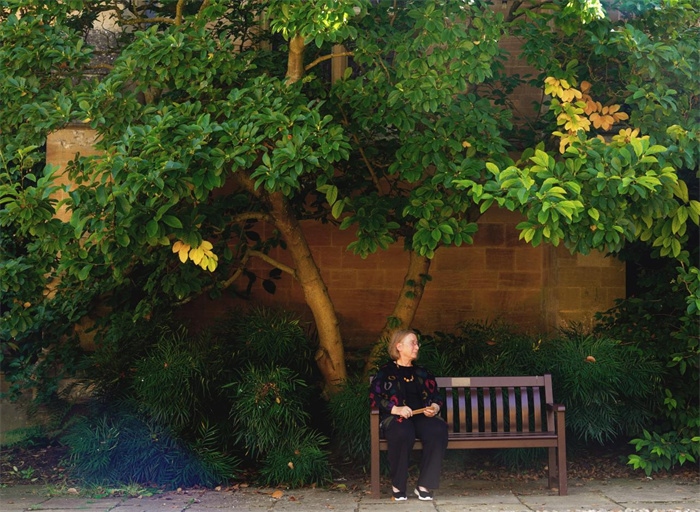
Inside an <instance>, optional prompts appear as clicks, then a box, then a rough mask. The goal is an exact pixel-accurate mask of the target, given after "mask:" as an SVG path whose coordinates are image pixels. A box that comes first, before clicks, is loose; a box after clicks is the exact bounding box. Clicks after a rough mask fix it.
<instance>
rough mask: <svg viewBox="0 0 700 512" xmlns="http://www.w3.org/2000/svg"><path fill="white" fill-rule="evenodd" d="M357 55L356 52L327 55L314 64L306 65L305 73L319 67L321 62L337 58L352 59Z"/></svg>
mask: <svg viewBox="0 0 700 512" xmlns="http://www.w3.org/2000/svg"><path fill="white" fill-rule="evenodd" d="M353 55H355V52H342V53H329V54H327V55H324V56H322V57H319V58H318V59H316V60H314V61H313V62H311V63H309V64H307V65H306V67H305V68H304V71H308V70H310V69H311V68H313V67H315V66H318V65H319V64H320V63H321V62H323V61H326V60H330V59H334V58H336V57H352V56H353Z"/></svg>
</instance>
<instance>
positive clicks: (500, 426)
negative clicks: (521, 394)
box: [495, 387, 506, 432]
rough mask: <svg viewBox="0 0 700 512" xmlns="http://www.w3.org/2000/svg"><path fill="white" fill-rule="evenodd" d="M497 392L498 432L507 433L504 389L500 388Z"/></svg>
mask: <svg viewBox="0 0 700 512" xmlns="http://www.w3.org/2000/svg"><path fill="white" fill-rule="evenodd" d="M495 391H496V431H497V432H505V430H506V429H505V425H504V416H505V410H504V408H503V388H501V387H498V388H496V389H495Z"/></svg>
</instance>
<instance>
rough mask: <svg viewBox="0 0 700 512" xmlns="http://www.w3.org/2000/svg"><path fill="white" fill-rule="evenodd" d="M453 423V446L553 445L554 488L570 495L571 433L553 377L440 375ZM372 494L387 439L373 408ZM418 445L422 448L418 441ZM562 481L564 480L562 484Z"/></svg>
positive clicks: (450, 439) (444, 412)
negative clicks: (568, 452) (568, 451)
mask: <svg viewBox="0 0 700 512" xmlns="http://www.w3.org/2000/svg"><path fill="white" fill-rule="evenodd" d="M436 380H437V383H438V386H439V388H440V390H441V391H442V392H443V396H444V397H445V403H444V405H443V407H442V409H441V411H440V414H441V415H442V417H443V418H444V419H445V421H447V424H448V444H447V448H448V449H472V448H541V447H542V448H548V449H549V477H548V484H549V488H550V489H551V488H556V487H558V488H559V495H560V496H566V494H567V482H566V435H565V434H566V432H565V426H566V425H565V420H564V412H565V408H564V406H563V405H561V404H555V403H554V399H553V393H552V377H551V375H549V374H546V375H543V376H526V377H438V378H437V379H436ZM370 429H371V436H370V437H371V457H370V464H371V476H370V483H371V487H372V494H373V495H374V496H376V497H379V493H380V491H379V487H380V485H379V473H380V471H379V452H380V450H387V441H386V439H384V438H383V437H381V435H380V432H379V430H380V429H379V410H378V409H376V408H375V409H372V411H371V413H370ZM414 448H415V449H420V448H421V443H420V441H419V440H416V444H415V445H414ZM557 484H558V485H557Z"/></svg>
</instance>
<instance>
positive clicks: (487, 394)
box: [482, 388, 493, 432]
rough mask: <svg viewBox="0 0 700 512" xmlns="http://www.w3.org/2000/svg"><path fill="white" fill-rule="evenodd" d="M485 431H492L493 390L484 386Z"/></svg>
mask: <svg viewBox="0 0 700 512" xmlns="http://www.w3.org/2000/svg"><path fill="white" fill-rule="evenodd" d="M482 391H483V393H484V431H485V432H491V431H492V430H493V425H492V423H491V390H490V389H489V388H484V389H483V390H482Z"/></svg>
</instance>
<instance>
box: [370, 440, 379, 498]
mask: <svg viewBox="0 0 700 512" xmlns="http://www.w3.org/2000/svg"><path fill="white" fill-rule="evenodd" d="M371 459H372V460H371V463H370V465H371V468H370V485H371V490H372V497H374V498H379V495H380V494H381V492H380V489H379V487H380V484H379V474H380V471H379V450H377V451H376V452H374V451H373V452H372V456H371Z"/></svg>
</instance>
